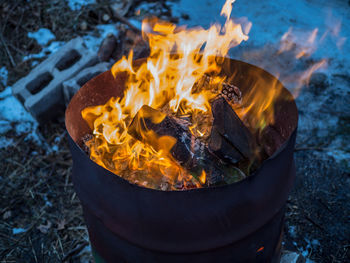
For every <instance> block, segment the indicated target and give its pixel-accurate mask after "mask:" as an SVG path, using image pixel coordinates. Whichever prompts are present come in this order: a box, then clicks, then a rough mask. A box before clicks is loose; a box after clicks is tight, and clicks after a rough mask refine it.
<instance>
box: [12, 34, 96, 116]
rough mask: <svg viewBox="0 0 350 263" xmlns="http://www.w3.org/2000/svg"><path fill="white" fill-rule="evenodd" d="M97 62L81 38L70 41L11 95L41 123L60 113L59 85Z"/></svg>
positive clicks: (39, 66) (32, 72)
mask: <svg viewBox="0 0 350 263" xmlns="http://www.w3.org/2000/svg"><path fill="white" fill-rule="evenodd" d="M97 62H98V58H97V56H96V54H94V53H93V52H91V51H89V50H88V49H87V48H86V47H84V45H83V40H82V38H80V37H78V38H75V39H72V40H71V41H69V42H68V43H67V44H65V45H64V46H63V47H62V48H60V49H59V50H58V51H57V52H56V53H54V54H52V55H51V56H50V57H48V58H47V59H46V60H44V61H43V62H41V63H40V64H39V65H38V66H36V67H35V68H34V69H33V70H32V71H31V72H30V73H29V74H28V75H27V76H26V77H24V78H22V79H20V80H19V81H17V82H16V83H15V84H14V85H13V87H12V92H13V94H14V95H15V96H16V97H17V98H18V99H19V100H20V101H21V102H22V103H23V104H24V106H25V107H26V109H27V110H28V111H29V112H30V113H31V114H32V115H33V117H34V118H36V119H37V120H38V121H39V122H41V123H42V122H44V121H46V120H49V119H50V118H53V117H56V116H58V115H59V114H60V112H63V110H64V97H63V91H62V83H63V82H64V81H65V80H67V79H69V78H71V77H72V76H74V75H76V74H78V73H79V72H80V71H82V70H83V69H84V68H86V67H90V66H93V65H95V64H96V63H97Z"/></svg>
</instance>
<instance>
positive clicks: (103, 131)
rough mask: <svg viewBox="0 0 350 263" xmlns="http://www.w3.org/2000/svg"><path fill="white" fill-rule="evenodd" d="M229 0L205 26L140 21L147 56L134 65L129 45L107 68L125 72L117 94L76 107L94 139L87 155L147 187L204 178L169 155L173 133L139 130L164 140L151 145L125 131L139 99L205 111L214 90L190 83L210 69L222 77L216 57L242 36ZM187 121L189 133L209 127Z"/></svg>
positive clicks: (178, 110) (170, 108)
mask: <svg viewBox="0 0 350 263" xmlns="http://www.w3.org/2000/svg"><path fill="white" fill-rule="evenodd" d="M233 2H234V1H232V0H227V1H226V3H225V4H224V6H223V9H222V11H221V14H222V15H224V16H225V17H226V18H227V20H226V22H225V24H224V25H223V26H220V25H218V24H215V25H212V26H211V27H210V28H209V29H203V28H200V27H199V28H190V29H186V28H185V27H177V26H176V25H174V24H171V23H168V22H164V21H160V20H158V19H157V18H151V19H145V20H144V21H143V23H142V34H143V37H144V38H145V39H146V40H148V43H149V47H150V55H149V57H148V58H147V59H146V61H145V63H143V64H142V65H140V66H139V67H134V65H133V51H131V52H130V53H129V56H128V57H127V58H126V57H123V58H122V59H121V60H119V61H118V62H116V63H115V64H114V65H113V67H112V69H111V72H112V74H113V75H114V77H117V76H118V74H119V73H121V72H126V73H127V75H128V79H127V81H126V83H125V90H124V96H123V97H122V99H120V98H111V99H110V100H109V101H108V102H107V103H106V104H105V105H102V106H93V107H88V108H85V109H84V110H83V111H82V117H83V118H84V119H85V120H86V121H87V122H88V123H89V125H90V127H91V128H92V129H93V134H94V140H93V141H90V142H88V143H87V144H88V146H89V148H90V152H91V154H90V158H91V159H92V160H94V161H95V162H96V163H98V164H99V165H101V166H103V167H104V168H106V169H108V170H110V171H112V172H114V173H116V174H118V175H120V176H122V177H124V178H126V179H130V180H131V181H133V182H135V183H138V184H140V185H145V186H148V187H157V185H162V182H163V183H166V184H168V185H169V189H173V188H174V185H175V184H177V183H180V184H182V185H184V187H186V186H187V187H200V185H201V184H204V183H205V181H206V174H205V172H204V173H202V175H201V176H200V178H197V179H194V177H193V176H192V175H190V174H189V173H188V172H187V171H186V170H184V169H183V168H182V167H181V166H180V165H179V164H177V162H176V161H175V160H173V158H171V156H170V155H169V150H170V148H171V147H172V145H174V143H175V142H174V141H173V140H172V139H174V138H172V137H170V138H169V137H168V136H163V137H160V138H158V137H157V135H156V134H155V133H153V132H152V131H146V132H145V133H144V134H142V136H143V137H147V138H148V139H147V141H156V142H157V144H158V145H159V144H162V145H164V146H167V147H156V149H155V147H154V144H153V143H151V144H145V143H142V142H140V141H137V140H135V139H134V138H133V137H132V136H131V135H129V134H128V126H129V124H130V123H131V121H132V119H133V118H134V116H135V115H136V113H137V112H138V111H139V110H140V108H141V107H142V106H143V105H148V106H150V107H152V108H154V109H163V110H164V109H165V110H166V111H167V113H171V114H176V115H189V116H191V115H193V116H194V115H196V114H197V115H198V113H202V114H204V115H206V116H208V115H211V112H210V100H211V99H213V98H214V97H215V96H217V92H213V91H211V90H209V89H203V88H201V89H200V90H199V91H196V92H193V90H192V87H193V86H194V84H195V83H196V82H197V81H199V80H200V78H202V77H203V75H205V74H211V75H213V76H214V77H213V79H212V81H213V82H216V83H219V82H222V81H224V77H219V76H218V73H219V72H220V70H221V67H220V62H221V61H219V60H218V59H216V58H217V57H224V56H226V54H227V52H228V50H229V49H230V48H232V47H234V46H237V45H239V44H240V43H241V42H242V41H245V40H247V39H248V36H247V35H246V34H245V33H243V30H242V27H241V25H240V24H236V23H234V22H233V21H232V20H231V19H230V15H231V11H232V3H233ZM160 121H161V120H160ZM192 121H193V120H192ZM192 124H193V125H192V127H191V131H192V133H193V134H196V135H198V134H200V136H204V135H205V133H208V132H209V130H208V129H206V130H205V129H204V130H201V129H200V127H202V126H203V125H201V120H198V121H197V122H196V121H193V122H192ZM207 126H208V125H207ZM165 188H167V187H165Z"/></svg>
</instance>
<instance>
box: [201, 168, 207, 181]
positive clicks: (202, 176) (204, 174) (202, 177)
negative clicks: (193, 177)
mask: <svg viewBox="0 0 350 263" xmlns="http://www.w3.org/2000/svg"><path fill="white" fill-rule="evenodd" d="M199 181H200V182H201V184H205V182H206V181H207V174H206V173H205V171H204V170H202V173H201V176H200V177H199Z"/></svg>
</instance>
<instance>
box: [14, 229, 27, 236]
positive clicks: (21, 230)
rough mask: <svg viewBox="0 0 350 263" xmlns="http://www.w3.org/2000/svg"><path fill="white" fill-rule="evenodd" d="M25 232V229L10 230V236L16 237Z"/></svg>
mask: <svg viewBox="0 0 350 263" xmlns="http://www.w3.org/2000/svg"><path fill="white" fill-rule="evenodd" d="M25 232H27V229H24V228H12V234H14V235H17V234H21V233H25Z"/></svg>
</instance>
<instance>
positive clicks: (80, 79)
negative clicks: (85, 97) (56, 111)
mask: <svg viewBox="0 0 350 263" xmlns="http://www.w3.org/2000/svg"><path fill="white" fill-rule="evenodd" d="M110 67H111V64H110V63H107V62H102V63H99V64H97V65H95V66H92V67H89V68H85V69H84V70H82V71H81V72H79V73H78V75H76V76H74V77H73V78H71V79H69V80H66V81H65V82H63V95H64V100H65V103H66V105H68V103H69V101H70V100H71V98H72V97H73V96H74V94H75V93H77V91H78V90H79V89H80V88H81V87H82V86H83V85H84V84H85V83H86V82H88V81H89V80H90V79H92V78H93V77H95V76H97V75H98V74H100V73H102V72H105V71H107V70H108V69H109V68H110Z"/></svg>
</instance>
